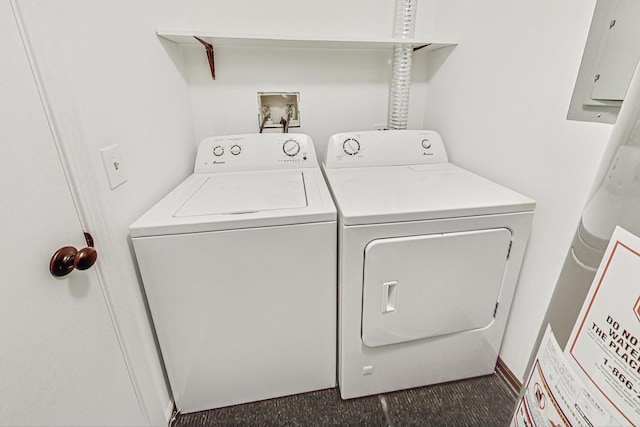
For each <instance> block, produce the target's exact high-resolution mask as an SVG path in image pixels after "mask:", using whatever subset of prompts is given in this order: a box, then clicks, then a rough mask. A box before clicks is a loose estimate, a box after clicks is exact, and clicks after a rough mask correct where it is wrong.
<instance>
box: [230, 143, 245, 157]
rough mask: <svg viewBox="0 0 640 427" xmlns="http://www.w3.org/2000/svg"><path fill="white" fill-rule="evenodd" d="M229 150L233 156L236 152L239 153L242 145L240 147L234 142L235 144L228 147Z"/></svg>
mask: <svg viewBox="0 0 640 427" xmlns="http://www.w3.org/2000/svg"><path fill="white" fill-rule="evenodd" d="M229 151H230V152H231V154H233V155H234V156H237V155H238V154H240V152H242V147H240V146H239V145H238V144H235V145H232V146H231V148H229Z"/></svg>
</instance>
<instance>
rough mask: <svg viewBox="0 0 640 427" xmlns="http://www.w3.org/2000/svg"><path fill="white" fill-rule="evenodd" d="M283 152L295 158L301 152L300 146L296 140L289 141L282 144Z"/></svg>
mask: <svg viewBox="0 0 640 427" xmlns="http://www.w3.org/2000/svg"><path fill="white" fill-rule="evenodd" d="M282 151H284V154H286V155H287V156H289V157H293V156H295V155H296V154H298V153H299V152H300V144H299V143H298V141H296V140H295V139H287V140H286V141H285V142H284V144H282Z"/></svg>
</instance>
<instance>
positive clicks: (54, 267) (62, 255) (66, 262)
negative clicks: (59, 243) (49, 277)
mask: <svg viewBox="0 0 640 427" xmlns="http://www.w3.org/2000/svg"><path fill="white" fill-rule="evenodd" d="M97 259H98V252H97V251H96V250H95V249H94V248H92V247H86V248H82V249H80V250H77V249H76V248H74V247H73V246H64V247H62V248H60V249H58V250H57V251H56V253H55V254H53V256H52V257H51V261H50V262H49V271H50V272H51V274H53V275H54V276H56V277H62V276H66V275H67V274H69V273H71V272H72V271H73V270H74V269H78V270H86V269H87V268H91V266H93V264H95V262H96V260H97Z"/></svg>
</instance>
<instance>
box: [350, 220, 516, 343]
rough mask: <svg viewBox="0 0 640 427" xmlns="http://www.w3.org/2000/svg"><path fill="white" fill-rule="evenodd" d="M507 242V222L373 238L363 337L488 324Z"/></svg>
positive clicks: (376, 339) (425, 334) (412, 335)
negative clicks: (490, 226) (497, 225)
mask: <svg viewBox="0 0 640 427" xmlns="http://www.w3.org/2000/svg"><path fill="white" fill-rule="evenodd" d="M510 243H511V231H510V230H508V229H506V228H497V229H489V230H475V231H464V232H458V233H444V234H430V235H423V236H409V237H397V238H387V239H376V240H373V241H371V242H369V244H368V245H367V246H366V248H365V261H364V285H363V302H362V341H363V342H364V344H365V345H367V346H368V347H378V346H382V345H387V344H395V343H400V342H404V341H412V340H417V339H422V338H429V337H436V336H439V335H445V334H451V333H455V332H462V331H468V330H473V329H479V328H484V327H486V326H489V325H490V324H491V322H492V321H493V317H494V311H495V307H496V303H497V302H498V300H499V294H500V289H501V286H502V277H503V273H504V269H505V265H506V263H507V256H508V251H509V245H510Z"/></svg>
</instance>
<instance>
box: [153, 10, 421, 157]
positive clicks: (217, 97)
mask: <svg viewBox="0 0 640 427" xmlns="http://www.w3.org/2000/svg"><path fill="white" fill-rule="evenodd" d="M394 5H395V2H394V1H393V0H357V1H349V2H344V1H340V0H327V1H323V2H317V1H310V0H306V1H305V0H303V1H292V0H275V1H270V2H268V3H265V2H259V1H252V0H243V1H234V2H211V1H202V0H201V1H191V2H189V3H188V4H185V3H180V4H169V5H167V9H166V18H165V19H161V20H160V21H159V22H158V26H159V27H162V28H167V29H176V28H178V29H192V30H198V29H200V30H202V29H204V30H208V31H214V32H221V33H231V34H271V35H278V34H285V35H294V36H295V35H298V36H305V35H313V36H322V35H324V36H328V37H355V38H366V37H378V38H379V37H390V36H391V35H392V33H393V14H394ZM432 7H433V3H432V2H427V1H422V2H421V3H420V5H419V7H418V16H417V28H416V35H417V36H427V35H428V33H427V31H428V30H429V29H430V28H431V27H432V25H431V20H432V19H433V18H434V15H433V14H432V13H429V12H430V9H431V8H432ZM214 50H215V56H216V57H215V59H216V80H215V81H213V80H212V79H211V76H210V73H209V67H208V64H207V62H206V57H205V53H204V49H203V48H202V47H200V46H193V47H186V48H183V57H182V59H180V58H176V61H177V62H179V63H180V64H181V66H182V67H184V71H183V72H184V75H185V77H186V78H187V80H188V82H189V84H190V92H191V100H192V105H193V117H194V130H195V134H196V138H197V139H198V140H201V139H203V138H205V137H207V136H210V135H221V134H233V133H255V132H257V131H258V127H259V126H258V103H257V92H270V91H283V92H286V91H292V92H300V98H301V102H300V110H301V127H300V128H292V129H290V132H302V133H307V134H309V135H310V136H311V137H312V139H313V141H314V143H315V145H316V150H317V151H318V153H319V154H321V153H323V152H324V147H325V145H326V143H327V141H328V139H329V137H330V136H331V135H332V134H333V133H336V132H345V131H349V130H363V129H373V125H374V124H378V123H382V124H386V122H387V104H388V93H389V80H390V73H391V65H390V62H389V60H390V52H389V51H387V52H384V51H357V50H331V49H326V50H323V49H254V48H224V47H218V48H216V47H215V46H214ZM426 66H427V52H418V53H417V54H416V55H415V57H414V72H413V86H412V89H411V108H410V116H409V123H410V126H411V127H418V128H419V127H421V126H422V121H423V111H424V103H425V99H426V87H427V69H426ZM275 119H276V121H277V119H278V118H275ZM271 131H278V130H271Z"/></svg>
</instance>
